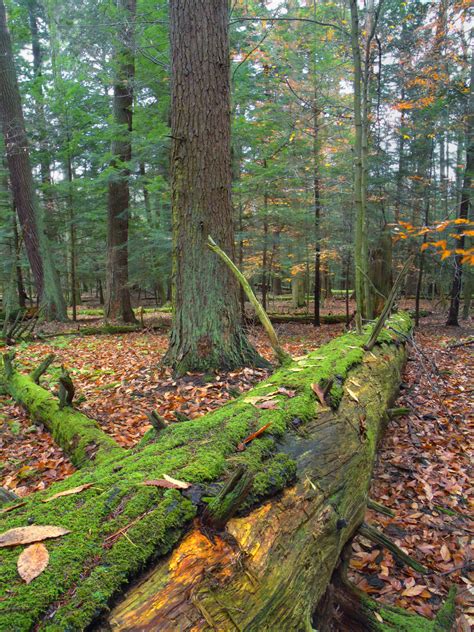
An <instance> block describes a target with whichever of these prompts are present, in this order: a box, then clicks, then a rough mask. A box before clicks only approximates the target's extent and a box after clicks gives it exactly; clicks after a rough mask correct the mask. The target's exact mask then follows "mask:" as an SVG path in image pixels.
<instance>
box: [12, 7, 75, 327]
mask: <svg viewBox="0 0 474 632" xmlns="http://www.w3.org/2000/svg"><path fill="white" fill-rule="evenodd" d="M0 76H1V77H2V84H1V90H0V117H1V122H2V128H3V136H4V141H5V152H6V156H7V163H8V169H9V173H10V184H11V188H12V194H13V200H14V203H15V207H16V210H17V213H18V219H19V222H20V227H21V230H22V235H23V239H24V243H25V248H26V252H27V255H28V260H29V263H30V266H31V271H32V274H33V278H34V281H35V286H36V291H37V295H38V299H39V301H40V304H41V306H42V307H43V309H44V314H45V316H46V317H48V318H57V319H60V320H65V319H66V318H67V315H66V305H65V302H64V298H63V295H62V291H61V287H60V284H59V280H58V276H57V275H56V274H55V271H54V266H53V262H52V253H51V248H50V245H49V241H48V238H47V236H46V234H45V232H44V229H43V217H42V213H41V209H40V207H39V204H38V199H37V195H36V190H35V185H34V181H33V175H32V170H31V163H30V155H29V147H28V139H27V135H26V129H25V121H24V118H23V110H22V106H21V97H20V91H19V88H18V81H17V76H16V69H15V63H14V59H13V51H12V44H11V38H10V33H9V31H8V26H7V17H6V10H5V4H4V2H3V0H0Z"/></svg>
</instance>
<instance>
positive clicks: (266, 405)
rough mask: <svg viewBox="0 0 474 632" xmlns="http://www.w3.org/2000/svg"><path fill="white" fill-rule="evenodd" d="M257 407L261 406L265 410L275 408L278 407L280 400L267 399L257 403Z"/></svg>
mask: <svg viewBox="0 0 474 632" xmlns="http://www.w3.org/2000/svg"><path fill="white" fill-rule="evenodd" d="M255 406H256V408H261V409H263V410H274V409H275V408H278V402H277V400H276V399H267V400H265V401H263V402H260V404H255Z"/></svg>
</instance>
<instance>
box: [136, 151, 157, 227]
mask: <svg viewBox="0 0 474 632" xmlns="http://www.w3.org/2000/svg"><path fill="white" fill-rule="evenodd" d="M139 170H140V178H141V183H142V189H143V201H144V203H145V213H146V219H147V222H148V224H149V225H150V227H152V228H154V221H153V215H152V212H151V200H150V192H149V191H148V182H147V173H146V168H145V163H144V162H143V160H140V165H139Z"/></svg>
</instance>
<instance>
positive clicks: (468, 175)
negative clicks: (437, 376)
mask: <svg viewBox="0 0 474 632" xmlns="http://www.w3.org/2000/svg"><path fill="white" fill-rule="evenodd" d="M473 83H474V55H473V56H472V58H471V80H470V90H469V97H468V104H467V117H466V167H465V170H464V180H463V186H462V192H461V204H460V205H459V215H458V217H459V219H464V220H467V219H468V217H469V208H470V205H471V183H472V175H473V172H474V86H473ZM465 228H466V227H465V226H463V225H462V224H461V225H460V226H459V232H460V234H461V237H460V239H459V240H458V243H457V246H456V248H458V249H460V250H464V246H465V242H466V239H465V237H464V230H465ZM461 284H462V254H457V255H455V257H454V271H453V281H452V286H451V303H450V306H449V312H448V319H447V321H446V325H451V326H454V327H458V326H459V304H460V302H461Z"/></svg>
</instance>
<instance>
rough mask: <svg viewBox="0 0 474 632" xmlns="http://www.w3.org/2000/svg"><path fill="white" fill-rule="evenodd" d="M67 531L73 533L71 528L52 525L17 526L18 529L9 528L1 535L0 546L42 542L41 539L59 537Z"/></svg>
mask: <svg viewBox="0 0 474 632" xmlns="http://www.w3.org/2000/svg"><path fill="white" fill-rule="evenodd" d="M67 533H71V532H70V530H69V529H64V528H63V527H53V526H51V525H44V526H36V525H31V526H30V527H17V528H16V529H9V530H8V531H5V533H2V534H1V535H0V547H5V546H17V545H18V544H30V542H40V541H41V540H47V539H48V538H59V537H60V536H62V535H66V534H67Z"/></svg>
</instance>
